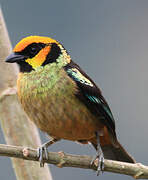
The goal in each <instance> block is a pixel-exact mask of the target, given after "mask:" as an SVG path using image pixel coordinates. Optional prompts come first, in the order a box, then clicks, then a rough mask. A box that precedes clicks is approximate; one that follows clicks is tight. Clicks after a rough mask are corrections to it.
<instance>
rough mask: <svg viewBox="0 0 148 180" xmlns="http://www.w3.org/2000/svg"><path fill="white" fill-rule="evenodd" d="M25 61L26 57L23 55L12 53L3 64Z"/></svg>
mask: <svg viewBox="0 0 148 180" xmlns="http://www.w3.org/2000/svg"><path fill="white" fill-rule="evenodd" d="M25 59H26V57H25V56H24V55H21V54H17V53H12V54H10V55H9V56H8V57H7V58H6V60H5V62H8V63H14V62H19V61H24V60H25Z"/></svg>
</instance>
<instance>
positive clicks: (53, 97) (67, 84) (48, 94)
mask: <svg viewBox="0 0 148 180" xmlns="http://www.w3.org/2000/svg"><path fill="white" fill-rule="evenodd" d="M17 86H18V96H19V99H20V101H21V104H22V105H23V108H24V110H25V111H26V113H27V115H28V116H29V118H30V119H31V120H32V121H34V123H35V124H36V125H37V126H38V127H39V128H40V129H41V130H42V131H44V132H46V133H48V134H49V135H51V136H54V137H57V138H61V139H68V140H81V139H82V140H83V139H91V138H92V137H93V136H94V132H95V131H96V130H99V129H101V128H102V126H101V124H100V123H99V121H98V119H97V118H96V117H95V116H94V115H93V114H92V113H91V112H90V111H89V110H88V108H87V107H86V106H85V105H84V104H83V103H82V102H81V101H79V99H78V98H77V97H76V96H75V94H76V93H77V85H76V84H75V82H74V81H73V80H72V79H71V78H70V77H68V76H67V74H66V72H65V71H64V69H61V70H56V71H55V69H53V70H52V69H50V70H49V69H40V71H38V72H35V71H34V72H32V73H24V74H23V73H20V74H19V78H18V82H17Z"/></svg>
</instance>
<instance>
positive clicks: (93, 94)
mask: <svg viewBox="0 0 148 180" xmlns="http://www.w3.org/2000/svg"><path fill="white" fill-rule="evenodd" d="M64 69H65V71H66V72H67V74H68V76H69V77H71V78H72V79H73V80H74V81H75V82H76V84H77V86H78V92H77V94H76V96H77V98H79V100H80V101H82V102H83V103H84V104H85V105H86V106H87V107H88V109H89V110H90V111H91V112H92V113H93V114H94V115H95V116H96V117H98V119H99V120H100V119H101V122H102V123H103V124H104V125H105V126H106V127H107V128H108V130H109V132H110V133H111V134H112V135H113V137H115V138H116V133H115V121H114V118H113V115H112V112H111V110H110V108H109V106H108V104H107V102H106V100H105V99H104V97H103V96H102V93H101V90H100V89H99V88H98V87H97V86H96V84H95V83H94V82H93V81H92V80H91V79H90V78H89V76H88V75H87V74H86V73H85V72H84V71H82V69H81V68H80V67H79V66H78V65H77V64H75V63H74V62H73V61H71V62H70V63H69V64H67V65H66V66H65V67H64Z"/></svg>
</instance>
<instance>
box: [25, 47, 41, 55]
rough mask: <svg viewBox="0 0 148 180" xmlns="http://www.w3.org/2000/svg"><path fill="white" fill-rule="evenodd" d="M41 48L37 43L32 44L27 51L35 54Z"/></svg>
mask: <svg viewBox="0 0 148 180" xmlns="http://www.w3.org/2000/svg"><path fill="white" fill-rule="evenodd" d="M40 49H41V48H40V47H39V46H37V45H32V46H31V47H30V48H29V49H28V50H29V53H30V54H32V55H35V54H36V53H38V52H39V50H40Z"/></svg>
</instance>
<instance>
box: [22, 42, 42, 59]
mask: <svg viewBox="0 0 148 180" xmlns="http://www.w3.org/2000/svg"><path fill="white" fill-rule="evenodd" d="M44 47H45V44H43V43H32V44H30V45H29V46H27V47H26V48H25V49H24V50H23V51H22V52H21V54H23V55H26V56H28V57H29V58H32V57H34V56H36V55H37V54H38V53H39V51H40V50H41V49H42V48H44Z"/></svg>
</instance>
